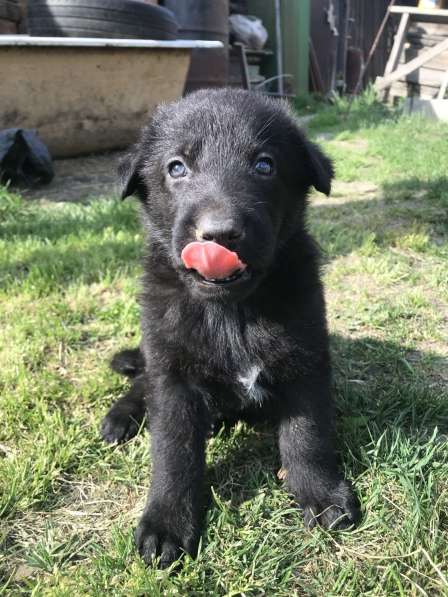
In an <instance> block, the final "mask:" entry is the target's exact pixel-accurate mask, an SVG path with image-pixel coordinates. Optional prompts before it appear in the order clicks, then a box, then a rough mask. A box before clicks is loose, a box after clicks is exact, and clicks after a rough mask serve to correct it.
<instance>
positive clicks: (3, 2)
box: [0, 0, 22, 23]
mask: <svg viewBox="0 0 448 597" xmlns="http://www.w3.org/2000/svg"><path fill="white" fill-rule="evenodd" d="M21 16H22V13H21V10H20V6H19V5H18V4H17V2H14V1H13V0H0V19H4V20H5V21H13V23H18V22H19V21H20V18H21Z"/></svg>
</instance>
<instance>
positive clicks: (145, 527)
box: [135, 513, 198, 568]
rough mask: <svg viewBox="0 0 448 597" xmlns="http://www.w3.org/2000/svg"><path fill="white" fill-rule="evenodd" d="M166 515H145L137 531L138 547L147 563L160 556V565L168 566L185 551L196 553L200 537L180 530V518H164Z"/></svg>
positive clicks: (191, 553) (136, 540)
mask: <svg viewBox="0 0 448 597" xmlns="http://www.w3.org/2000/svg"><path fill="white" fill-rule="evenodd" d="M164 518H165V517H164V516H155V515H151V514H150V513H147V514H145V515H143V517H142V519H141V520H140V522H139V524H138V527H137V529H136V531H135V542H136V545H137V549H138V551H139V553H140V555H141V557H142V558H143V560H144V562H145V564H147V565H150V564H151V563H152V562H153V560H154V559H155V558H157V557H159V556H160V560H159V564H158V565H159V567H160V568H168V567H169V566H171V564H172V563H173V562H175V561H176V560H177V559H178V558H179V557H180V556H181V555H182V553H183V552H186V553H189V554H190V555H195V553H196V550H197V544H198V539H197V538H196V536H194V535H192V534H188V533H187V532H185V531H183V532H182V531H180V529H179V528H177V530H176V527H178V526H179V525H178V522H179V519H177V520H172V521H170V520H168V519H165V520H164Z"/></svg>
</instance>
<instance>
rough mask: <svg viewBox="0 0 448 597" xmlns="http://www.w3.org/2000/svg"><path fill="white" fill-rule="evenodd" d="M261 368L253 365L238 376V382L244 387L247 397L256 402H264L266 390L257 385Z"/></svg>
mask: <svg viewBox="0 0 448 597" xmlns="http://www.w3.org/2000/svg"><path fill="white" fill-rule="evenodd" d="M260 372H261V367H259V366H258V365H252V367H250V368H249V369H248V370H247V371H245V372H244V373H241V374H240V375H238V381H239V383H240V384H241V385H242V386H243V388H244V391H245V393H246V394H247V396H248V397H249V398H250V399H251V400H254V401H255V402H261V401H262V400H263V397H264V394H265V390H264V389H263V388H262V387H261V386H260V384H257V379H258V376H259V375H260Z"/></svg>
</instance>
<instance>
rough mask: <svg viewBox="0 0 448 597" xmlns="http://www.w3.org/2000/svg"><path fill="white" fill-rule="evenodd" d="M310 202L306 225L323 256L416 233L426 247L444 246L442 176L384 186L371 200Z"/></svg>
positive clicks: (446, 212)
mask: <svg viewBox="0 0 448 597" xmlns="http://www.w3.org/2000/svg"><path fill="white" fill-rule="evenodd" d="M343 199H344V198H343V197H342V198H341V202H340V203H339V202H338V199H333V200H331V199H330V201H329V203H328V204H325V203H319V204H318V205H313V203H311V204H310V209H309V221H310V223H311V229H312V233H313V235H314V237H315V238H316V240H317V241H318V242H319V244H320V245H321V247H323V248H324V254H325V257H326V258H328V259H335V258H337V257H340V256H344V255H348V254H349V253H352V252H354V251H356V250H357V249H359V248H360V247H363V246H364V247H368V245H373V246H375V247H377V248H387V247H393V246H397V245H399V244H400V242H401V240H402V239H403V238H404V237H407V236H408V235H409V234H413V233H416V232H423V233H425V234H426V235H427V236H428V244H429V245H433V246H435V247H438V246H440V244H441V242H442V241H443V240H444V239H445V240H446V241H447V242H448V234H447V232H448V177H445V176H441V177H439V178H436V179H434V180H432V181H429V182H423V181H421V180H419V179H415V178H409V179H404V180H401V181H397V182H394V183H385V184H383V185H382V187H381V189H380V190H379V191H378V195H377V196H376V197H374V198H366V199H363V198H362V196H361V198H360V199H355V200H348V201H345V202H344V200H343Z"/></svg>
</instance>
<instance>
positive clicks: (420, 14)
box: [389, 6, 448, 23]
mask: <svg viewBox="0 0 448 597" xmlns="http://www.w3.org/2000/svg"><path fill="white" fill-rule="evenodd" d="M389 12H390V13H391V14H396V15H402V14H405V13H408V14H409V15H410V16H411V17H412V18H413V19H414V17H417V19H415V20H418V21H425V22H429V23H437V22H439V23H443V22H448V10H446V9H442V8H432V9H427V10H424V9H422V8H414V7H412V6H391V7H390V8H389ZM428 19H429V20H428Z"/></svg>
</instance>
